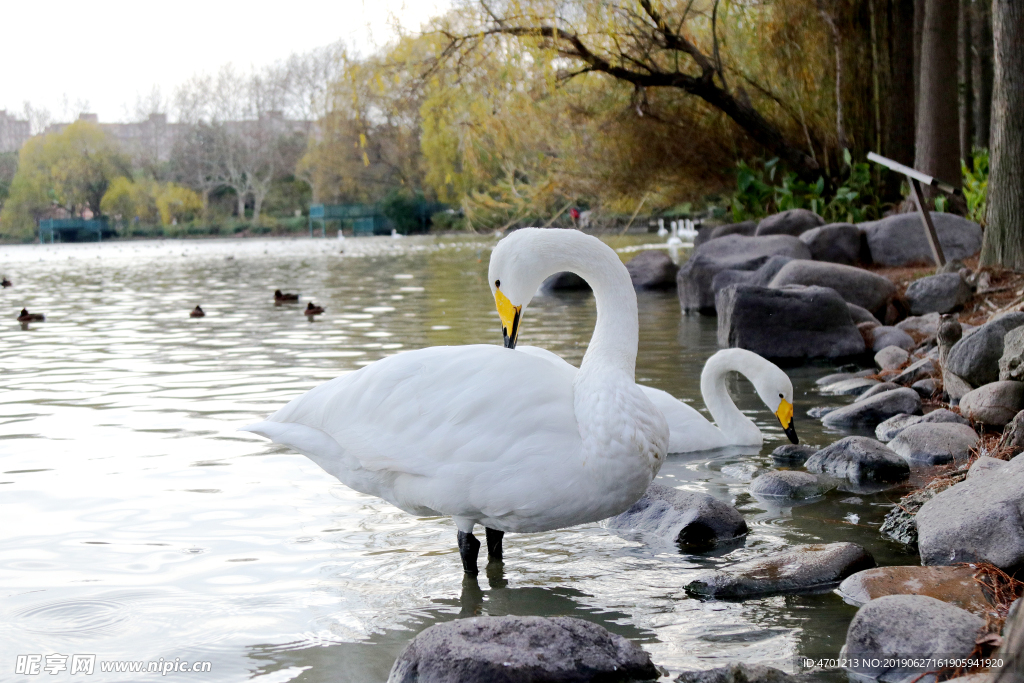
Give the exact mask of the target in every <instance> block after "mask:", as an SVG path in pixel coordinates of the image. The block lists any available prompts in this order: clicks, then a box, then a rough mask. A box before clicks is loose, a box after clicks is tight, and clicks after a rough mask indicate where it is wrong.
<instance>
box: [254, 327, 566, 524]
mask: <svg viewBox="0 0 1024 683" xmlns="http://www.w3.org/2000/svg"><path fill="white" fill-rule="evenodd" d="M570 367H571V366H570ZM246 429H247V430H249V431H253V432H256V433H258V434H262V435H264V436H267V437H268V438H271V439H273V440H274V441H275V442H278V443H283V444H286V445H288V446H291V447H292V448H295V449H296V450H298V451H300V452H301V453H304V454H306V455H308V456H309V457H310V458H312V459H313V460H314V461H316V462H317V463H318V464H320V465H321V466H322V467H323V468H324V469H325V470H327V471H328V472H329V473H331V474H333V475H334V476H336V477H338V478H339V479H340V480H341V481H342V482H344V483H345V484H347V485H349V486H351V487H352V488H355V489H356V490H359V491H363V492H365V493H370V494H373V495H377V496H380V497H382V498H384V499H386V500H388V501H390V502H392V503H394V504H395V505H397V506H398V507H401V508H403V509H405V510H408V511H410V512H414V513H419V514H425V513H426V514H429V513H430V512H431V511H436V512H441V513H443V514H449V515H455V516H459V515H464V516H468V517H471V518H478V519H479V518H480V516H481V514H483V515H485V516H489V517H492V518H499V517H502V516H503V515H508V514H512V513H513V512H514V513H515V514H518V515H520V516H529V515H530V514H531V510H530V509H529V508H531V507H536V508H538V510H536V511H534V512H536V513H538V514H539V513H540V510H539V508H542V507H543V506H544V505H545V504H547V503H546V501H548V500H551V499H557V497H558V496H560V495H561V496H564V495H565V490H566V489H567V488H568V487H571V486H572V481H573V479H574V478H575V475H574V473H573V471H572V470H573V464H574V463H575V462H576V459H574V458H573V457H572V456H573V455H574V454H578V453H579V450H580V447H581V441H580V435H579V428H578V426H577V423H576V417H575V413H574V411H573V394H572V379H571V377H567V376H566V375H565V374H564V373H557V372H555V373H553V372H552V367H551V364H550V363H549V362H547V361H543V360H541V359H538V358H535V357H531V356H529V355H528V354H519V353H515V352H513V351H509V350H507V349H504V348H501V347H498V346H484V345H476V346H452V347H432V348H426V349H420V350H417V351H410V352H407V353H402V354H399V355H397V356H392V357H390V358H385V359H383V360H380V361H378V362H376V363H373V364H371V365H368V366H366V367H364V368H362V369H361V370H359V371H357V372H353V373H350V374H347V375H344V376H342V377H338V378H336V379H334V380H331V381H330V382H327V383H325V384H322V385H320V386H319V387H316V388H315V389H312V390H311V391H309V392H308V393H306V394H304V395H302V396H300V397H298V398H296V399H295V400H293V401H291V402H290V403H288V404H287V405H286V406H284V407H283V408H281V409H280V410H279V411H277V412H276V413H274V414H273V415H271V416H270V417H269V418H267V420H266V421H265V422H261V423H257V424H255V425H250V426H248V427H246ZM552 453H556V454H560V455H557V456H555V455H551V454H552ZM524 491H532V492H533V493H534V495H530V496H527V495H524ZM524 501H528V502H526V503H524ZM530 501H532V502H530Z"/></svg>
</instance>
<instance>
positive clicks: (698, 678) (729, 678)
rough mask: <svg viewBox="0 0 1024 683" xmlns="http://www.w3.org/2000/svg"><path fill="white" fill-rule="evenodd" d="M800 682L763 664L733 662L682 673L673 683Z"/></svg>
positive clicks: (794, 677)
mask: <svg viewBox="0 0 1024 683" xmlns="http://www.w3.org/2000/svg"><path fill="white" fill-rule="evenodd" d="M800 680H801V679H799V678H797V677H796V676H790V675H789V674H787V673H786V672H784V671H780V670H779V669H773V668H772V667H770V666H765V665H764V664H744V663H743V662H733V663H731V664H728V665H726V666H720V667H718V668H716V669H705V670H704V671H683V672H682V673H680V674H679V675H678V676H676V679H675V682H674V683H799V681H800Z"/></svg>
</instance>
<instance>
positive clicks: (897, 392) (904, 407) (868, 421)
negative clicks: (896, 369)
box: [822, 388, 921, 427]
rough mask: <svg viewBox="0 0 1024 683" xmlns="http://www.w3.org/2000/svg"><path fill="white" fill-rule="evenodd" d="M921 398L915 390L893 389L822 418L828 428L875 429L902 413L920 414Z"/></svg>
mask: <svg viewBox="0 0 1024 683" xmlns="http://www.w3.org/2000/svg"><path fill="white" fill-rule="evenodd" d="M920 412H921V397H920V396H918V394H917V392H916V391H914V390H913V389H906V388H904V389H893V390H892V391H886V392H883V393H881V394H878V395H877V396H872V397H871V398H868V399H865V400H863V401H858V402H856V403H853V404H851V405H848V406H845V407H843V408H840V409H839V410H836V411H834V412H831V413H829V414H828V415H826V416H825V417H824V418H822V423H823V424H824V425H825V426H826V427H874V426H875V425H877V424H878V423H880V422H884V421H885V420H888V419H889V418H890V417H892V416H893V415H899V414H900V413H920Z"/></svg>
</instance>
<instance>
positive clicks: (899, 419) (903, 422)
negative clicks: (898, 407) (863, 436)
mask: <svg viewBox="0 0 1024 683" xmlns="http://www.w3.org/2000/svg"><path fill="white" fill-rule="evenodd" d="M922 422H923V423H926V424H927V423H944V422H949V423H953V424H962V425H970V424H971V421H970V420H968V419H967V418H965V417H963V416H962V415H957V414H956V413H954V412H953V411H952V410H946V409H945V408H939V409H938V410H933V411H932V412H930V413H926V414H925V415H910V414H908V413H903V414H901V415H894V416H892V417H890V418H889V419H888V420H886V421H885V422H883V423H881V424H880V425H878V426H877V427H875V438H877V439H878V440H879V441H892V440H893V439H895V438H896V437H897V436H898V435H899V433H900V432H902V431H903V430H904V429H906V428H907V427H909V426H910V425H916V424H919V423H922Z"/></svg>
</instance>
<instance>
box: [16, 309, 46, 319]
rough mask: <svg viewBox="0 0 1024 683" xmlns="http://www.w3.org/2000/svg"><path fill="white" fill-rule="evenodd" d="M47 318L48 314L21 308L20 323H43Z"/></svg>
mask: <svg viewBox="0 0 1024 683" xmlns="http://www.w3.org/2000/svg"><path fill="white" fill-rule="evenodd" d="M44 320H46V316H45V315H43V314H42V313H29V312H28V309H27V308H23V309H21V313H19V314H18V322H19V323H41V322H43V321H44Z"/></svg>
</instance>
